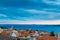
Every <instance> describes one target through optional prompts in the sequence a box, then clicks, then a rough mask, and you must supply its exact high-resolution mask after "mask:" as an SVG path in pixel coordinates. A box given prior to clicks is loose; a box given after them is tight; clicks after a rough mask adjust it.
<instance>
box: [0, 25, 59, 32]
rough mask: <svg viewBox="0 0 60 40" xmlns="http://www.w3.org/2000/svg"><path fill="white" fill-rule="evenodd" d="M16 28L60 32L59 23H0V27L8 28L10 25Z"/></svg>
mask: <svg viewBox="0 0 60 40" xmlns="http://www.w3.org/2000/svg"><path fill="white" fill-rule="evenodd" d="M12 26H13V28H14V29H16V30H21V29H26V30H29V29H32V30H45V31H47V32H51V31H54V32H55V33H58V32H60V25H40V24H0V27H6V28H10V27H12Z"/></svg>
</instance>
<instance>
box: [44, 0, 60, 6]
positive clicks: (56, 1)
mask: <svg viewBox="0 0 60 40" xmlns="http://www.w3.org/2000/svg"><path fill="white" fill-rule="evenodd" d="M43 2H44V3H46V4H51V5H60V0H55V1H50V0H43Z"/></svg>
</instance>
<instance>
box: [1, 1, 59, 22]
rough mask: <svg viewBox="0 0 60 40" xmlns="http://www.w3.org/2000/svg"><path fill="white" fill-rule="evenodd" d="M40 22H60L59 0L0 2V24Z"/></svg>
mask: <svg viewBox="0 0 60 40" xmlns="http://www.w3.org/2000/svg"><path fill="white" fill-rule="evenodd" d="M42 20H43V21H44V22H45V21H47V20H48V21H49V23H50V22H51V21H54V22H55V20H56V21H58V20H60V0H0V23H12V22H13V23H18V22H19V23H21V22H23V23H25V22H31V21H32V22H33V21H34V22H37V21H39V22H41V21H42ZM47 23H48V22H47ZM55 23H56V22H55ZM59 23H60V22H59Z"/></svg>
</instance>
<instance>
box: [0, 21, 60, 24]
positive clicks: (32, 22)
mask: <svg viewBox="0 0 60 40" xmlns="http://www.w3.org/2000/svg"><path fill="white" fill-rule="evenodd" d="M0 24H48V25H50V24H52V25H53V24H60V20H40V21H35V20H33V21H31V20H30V21H19V20H4V21H3V20H0Z"/></svg>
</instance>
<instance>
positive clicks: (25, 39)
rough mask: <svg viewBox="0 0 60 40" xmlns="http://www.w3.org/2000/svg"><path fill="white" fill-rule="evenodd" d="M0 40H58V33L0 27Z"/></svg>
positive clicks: (59, 35) (59, 39)
mask: <svg viewBox="0 0 60 40" xmlns="http://www.w3.org/2000/svg"><path fill="white" fill-rule="evenodd" d="M0 40H60V32H59V33H57V34H55V33H54V31H51V32H47V31H46V30H32V29H29V30H26V29H20V30H16V29H13V26H12V27H10V28H4V27H0Z"/></svg>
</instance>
